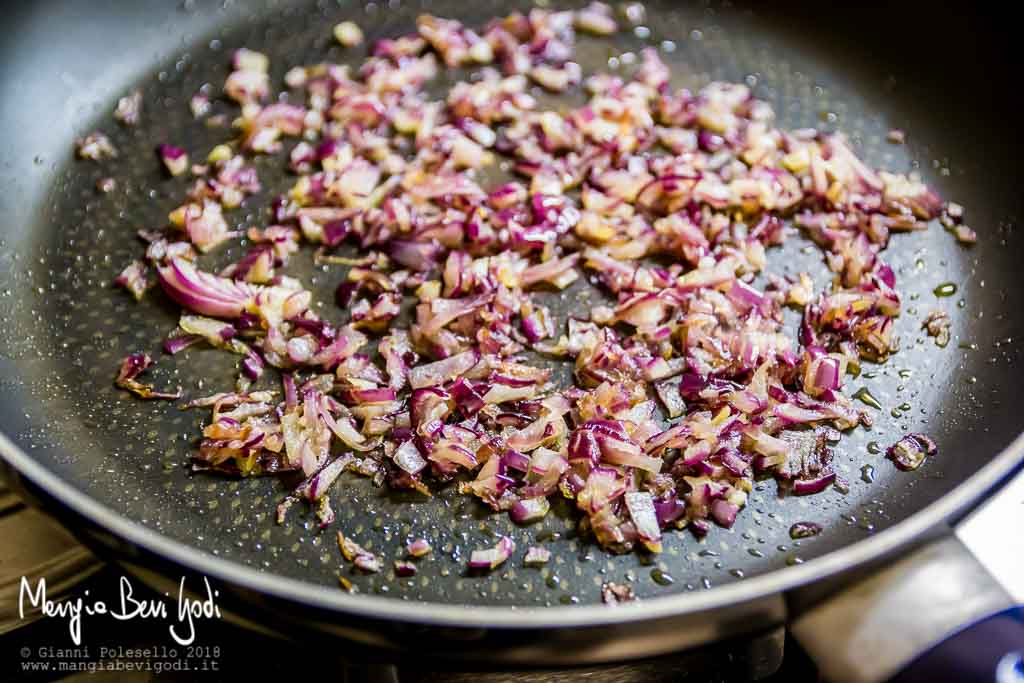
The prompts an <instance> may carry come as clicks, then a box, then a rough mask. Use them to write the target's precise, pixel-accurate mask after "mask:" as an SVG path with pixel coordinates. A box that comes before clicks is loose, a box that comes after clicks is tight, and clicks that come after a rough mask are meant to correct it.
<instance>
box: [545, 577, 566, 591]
mask: <svg viewBox="0 0 1024 683" xmlns="http://www.w3.org/2000/svg"><path fill="white" fill-rule="evenodd" d="M561 582H562V580H561V579H559V578H558V576H557V575H555V574H552V575H551V576H549V577H548V578H547V579H545V580H544V584H545V585H546V586H547V587H548V588H558V584H560V583H561Z"/></svg>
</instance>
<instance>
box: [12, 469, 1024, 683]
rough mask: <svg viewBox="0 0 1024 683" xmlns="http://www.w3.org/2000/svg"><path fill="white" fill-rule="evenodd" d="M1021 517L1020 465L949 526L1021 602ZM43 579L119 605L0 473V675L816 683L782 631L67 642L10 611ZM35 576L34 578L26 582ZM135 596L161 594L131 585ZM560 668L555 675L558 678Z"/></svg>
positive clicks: (111, 631) (129, 636)
mask: <svg viewBox="0 0 1024 683" xmlns="http://www.w3.org/2000/svg"><path fill="white" fill-rule="evenodd" d="M1014 519H1016V520H1020V521H1024V474H1020V475H1018V476H1017V477H1016V479H1015V480H1014V481H1013V482H1011V483H1010V484H1009V485H1007V486H1005V487H1004V488H1002V489H1001V490H1000V492H999V493H998V494H996V495H993V496H992V498H991V499H990V500H989V502H988V503H987V504H986V505H985V506H983V507H982V508H981V509H980V510H979V511H977V512H976V513H974V514H973V515H971V516H970V517H969V518H967V519H966V520H965V521H964V522H963V523H962V524H960V525H959V526H958V528H957V534H958V535H959V536H960V537H961V539H962V540H963V541H964V542H965V543H966V544H967V545H968V546H969V547H971V549H972V550H973V551H974V552H975V553H977V554H978V555H979V556H980V557H982V559H983V560H984V561H985V563H986V565H987V566H988V567H989V569H990V571H992V573H993V574H994V575H996V576H997V578H999V579H1000V580H1001V581H1002V582H1003V583H1004V584H1005V585H1006V587H1007V589H1008V590H1009V592H1010V593H1011V594H1012V595H1014V596H1015V597H1016V598H1017V599H1018V600H1019V601H1021V602H1024V573H1021V572H1020V571H1019V558H1021V557H1024V536H1020V535H1017V537H1014V538H1008V537H1007V535H1006V534H1005V529H1006V524H1007V523H1008V522H1011V521H1012V520H1014ZM22 576H27V577H38V576H45V577H46V578H47V597H48V598H49V599H51V600H55V601H59V600H60V599H61V598H69V599H70V600H71V601H72V602H74V601H76V600H77V599H79V598H83V599H84V600H85V601H87V602H89V601H94V600H96V599H103V600H104V601H105V602H107V603H108V604H110V605H116V604H117V601H118V600H119V597H118V596H119V595H120V594H121V586H120V582H121V581H122V572H121V571H120V569H119V568H117V567H114V566H111V565H105V564H103V563H102V562H101V561H100V560H98V559H97V558H95V557H94V556H93V555H92V554H91V553H89V551H87V550H86V549H84V548H83V547H82V546H80V545H78V544H77V543H76V542H75V541H74V539H73V538H72V537H71V536H70V535H69V534H68V533H67V532H66V531H64V530H62V529H60V528H59V527H57V526H56V525H55V524H54V523H53V522H51V521H50V520H49V519H48V518H46V517H45V516H44V515H42V514H41V513H39V512H37V511H35V510H33V509H30V508H28V507H26V506H25V505H24V504H23V503H21V502H20V501H19V500H18V499H17V498H16V497H15V496H14V495H13V494H12V493H10V492H9V491H8V490H6V488H5V487H4V486H3V484H2V482H0V663H2V664H0V666H2V668H3V672H2V673H0V677H2V680H5V681H6V680H39V681H83V682H84V681H86V680H88V681H128V682H129V683H133V682H137V681H149V680H153V679H158V680H160V681H194V680H237V679H240V678H241V677H243V676H246V675H254V676H258V678H259V680H273V679H274V678H275V677H276V676H277V675H281V676H289V677H291V676H294V675H295V674H296V673H302V672H305V671H316V672H317V673H321V672H324V671H331V670H333V671H336V672H337V675H336V676H334V677H333V678H334V679H335V680H342V681H369V682H371V683H384V682H385V681H386V682H387V683H439V682H440V681H445V682H449V681H450V682H453V683H469V682H470V681H472V682H473V683H488V682H499V681H500V682H504V683H511V682H513V681H515V682H517V683H520V682H524V681H525V682H530V683H535V682H536V683H539V682H540V681H548V680H552V679H553V678H555V677H557V679H558V680H560V681H568V682H570V683H571V681H574V680H585V681H587V682H588V683H612V682H614V683H632V682H634V681H635V682H640V681H643V682H644V683H659V682H661V681H682V680H692V681H711V682H717V683H733V682H736V683H738V682H740V681H749V680H761V681H765V682H766V683H778V682H781V681H786V682H787V683H801V682H803V681H817V680H818V674H817V672H816V670H815V667H814V665H813V664H812V663H811V662H810V660H809V659H808V658H807V656H806V655H805V654H804V653H803V652H802V651H801V650H800V648H799V647H798V646H797V645H796V644H795V643H794V642H792V641H791V640H790V639H789V638H788V637H787V636H786V634H785V633H784V632H783V630H782V629H779V630H777V631H775V632H772V633H768V634H764V635H762V636H759V637H757V638H750V639H744V640H742V641H736V642H730V643H724V644H718V645H714V646H710V647H706V648H702V649H700V650H698V651H696V652H688V653H682V654H676V655H670V656H665V657H660V658H656V659H648V660H643V661H640V662H634V663H627V664H616V665H607V666H599V667H587V668H582V669H572V670H562V671H558V672H553V671H529V672H523V671H502V672H480V671H473V672H458V671H445V670H436V669H433V668H431V667H424V666H423V665H422V664H421V663H420V662H417V661H415V660H413V659H411V658H409V657H399V658H397V659H396V661H394V662H390V663H389V664H391V666H352V665H350V664H349V663H347V662H346V659H345V655H346V654H351V653H345V652H343V651H339V650H337V649H333V648H327V649H326V650H328V651H325V648H323V647H322V646H321V647H320V648H315V647H304V646H303V645H301V644H296V643H294V642H288V641H284V640H281V639H278V638H274V637H270V636H267V635H262V634H258V633H254V632H252V631H250V630H247V629H245V628H242V627H240V626H237V625H235V624H233V623H231V622H229V621H227V620H216V619H213V620H208V621H204V622H203V623H202V624H201V625H200V626H198V627H197V630H196V639H195V641H194V643H193V644H192V645H191V646H187V647H180V646H177V645H176V644H175V643H174V642H173V640H171V639H170V638H169V637H168V632H167V622H165V621H161V620H159V619H146V618H134V619H131V620H125V621H119V620H117V619H113V618H98V617H94V618H91V619H90V618H89V617H88V616H85V617H83V618H82V625H81V642H82V644H83V645H82V646H81V647H79V648H75V647H74V645H73V643H72V641H71V637H70V635H69V622H68V620H67V619H66V618H60V617H52V618H43V619H34V620H33V619H32V618H31V615H29V614H26V615H25V617H26V618H23V617H22V616H21V615H20V614H19V613H18V596H19V591H20V590H21V577H22ZM33 585H34V581H33ZM131 589H132V597H133V599H135V600H137V601H138V602H139V603H140V604H141V603H144V602H145V601H146V600H156V601H161V600H162V599H163V598H162V596H159V595H157V594H156V593H153V592H151V591H149V589H147V588H146V587H145V586H143V585H142V584H141V583H140V582H138V581H134V582H132V583H131ZM556 674H557V675H556Z"/></svg>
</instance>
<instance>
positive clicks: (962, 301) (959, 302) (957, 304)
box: [956, 299, 967, 308]
mask: <svg viewBox="0 0 1024 683" xmlns="http://www.w3.org/2000/svg"><path fill="white" fill-rule="evenodd" d="M966 305H967V302H966V301H964V300H963V299H960V300H959V301H957V302H956V307H957V308H963V307H964V306H966Z"/></svg>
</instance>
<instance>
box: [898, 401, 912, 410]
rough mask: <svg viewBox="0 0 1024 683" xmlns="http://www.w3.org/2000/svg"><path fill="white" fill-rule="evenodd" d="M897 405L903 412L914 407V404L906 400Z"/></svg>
mask: <svg viewBox="0 0 1024 683" xmlns="http://www.w3.org/2000/svg"><path fill="white" fill-rule="evenodd" d="M897 407H898V408H899V409H900V410H902V411H903V412H907V411H908V410H910V409H911V408H913V406H911V405H910V404H909V403H907V402H906V401H904V402H903V403H901V404H899V406H897Z"/></svg>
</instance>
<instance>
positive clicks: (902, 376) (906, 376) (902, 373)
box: [896, 368, 914, 379]
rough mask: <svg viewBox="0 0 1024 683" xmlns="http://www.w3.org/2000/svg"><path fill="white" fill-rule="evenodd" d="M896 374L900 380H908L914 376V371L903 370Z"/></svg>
mask: <svg viewBox="0 0 1024 683" xmlns="http://www.w3.org/2000/svg"><path fill="white" fill-rule="evenodd" d="M896 374H898V375H899V376H900V379H910V377H911V376H912V375H913V374H914V371H913V370H911V369H910V368H903V369H902V370H900V371H899V372H898V373H896Z"/></svg>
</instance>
